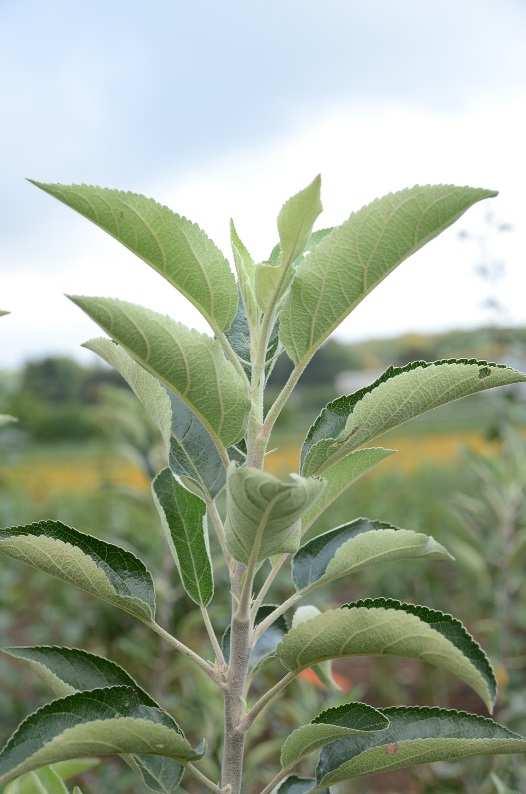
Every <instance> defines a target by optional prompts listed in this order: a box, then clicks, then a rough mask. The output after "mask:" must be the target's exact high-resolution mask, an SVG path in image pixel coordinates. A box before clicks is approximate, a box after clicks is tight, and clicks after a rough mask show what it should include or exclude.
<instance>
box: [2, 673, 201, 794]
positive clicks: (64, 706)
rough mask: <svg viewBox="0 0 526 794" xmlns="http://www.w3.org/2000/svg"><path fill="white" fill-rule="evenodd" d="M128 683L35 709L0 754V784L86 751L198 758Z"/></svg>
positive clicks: (158, 712) (77, 756) (157, 710)
mask: <svg viewBox="0 0 526 794" xmlns="http://www.w3.org/2000/svg"><path fill="white" fill-rule="evenodd" d="M164 720H165V715H164V712H162V711H161V710H160V709H158V708H155V707H152V706H148V705H145V704H144V703H143V700H142V698H141V696H140V694H139V693H137V692H136V690H134V689H132V688H131V687H126V686H116V687H108V688H104V689H94V690H91V691H89V692H78V693H76V694H74V695H68V696H67V697H65V698H61V699H59V700H54V701H53V702H51V703H48V704H47V705H45V706H43V707H42V708H40V709H38V711H35V712H34V713H33V714H31V715H30V716H29V717H27V719H26V720H24V722H22V723H21V725H20V726H19V727H18V728H17V730H16V731H15V733H14V734H13V735H12V736H11V738H10V739H9V740H8V742H7V744H6V745H5V747H4V748H3V750H2V751H1V753H0V783H8V782H9V781H10V780H13V779H14V778H16V777H18V776H19V775H22V774H24V773H26V772H30V771H32V770H34V769H38V768H39V767H41V766H45V765H47V764H53V763H56V762H57V761H63V760H66V759H70V758H82V757H85V756H89V755H96V756H101V757H104V756H112V755H127V754H130V753H131V754H134V755H135V754H139V755H148V756H150V755H161V756H168V757H170V758H174V759H176V760H177V761H179V762H180V763H183V764H184V763H187V762H188V761H190V760H194V759H197V758H199V757H201V755H202V753H201V752H200V751H199V750H194V749H193V748H192V747H191V745H190V744H189V743H188V741H187V740H186V739H185V738H184V736H183V735H182V734H181V733H180V732H178V731H177V730H174V729H173V728H169V727H167V726H166V725H165V724H164Z"/></svg>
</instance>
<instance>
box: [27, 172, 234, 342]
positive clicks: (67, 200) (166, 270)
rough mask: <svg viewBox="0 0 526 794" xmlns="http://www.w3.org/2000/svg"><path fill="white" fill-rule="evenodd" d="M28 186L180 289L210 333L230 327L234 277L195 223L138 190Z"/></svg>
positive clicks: (215, 248) (42, 184)
mask: <svg viewBox="0 0 526 794" xmlns="http://www.w3.org/2000/svg"><path fill="white" fill-rule="evenodd" d="M33 184H35V185H36V186H37V187H39V188H41V189H42V190H44V191H46V193H49V194H50V195H52V196H54V197H55V198H57V199H58V200H59V201H62V202H63V203H64V204H67V205H68V206H69V207H71V208H72V209H74V210H76V211H77V212H79V213H80V214H81V215H84V217H86V218H88V219H89V220H90V221H93V223H95V224H97V226H99V227H100V228H101V229H104V231H106V232H108V233H109V234H110V235H111V236H112V237H115V239H117V240H119V241H120V242H121V243H123V245H125V246H126V248H129V249H130V251H133V253H135V254H137V256H139V257H140V258H141V259H142V260H143V261H144V262H146V264H148V265H150V266H151V267H153V268H154V269H155V270H156V271H157V272H158V273H160V274H161V275H162V276H164V278H166V279H167V281H169V282H170V284H173V286H174V287H176V289H178V290H179V292H182V294H183V295H185V296H186V297H187V298H188V300H190V301H191V302H192V303H193V304H194V306H196V308H197V309H199V311H200V312H201V313H202V314H203V315H204V316H205V317H206V319H207V320H208V322H209V323H210V325H211V326H212V328H213V329H214V330H215V331H218V332H221V331H225V330H226V329H227V328H228V327H229V326H230V324H231V323H232V320H233V319H234V316H235V314H236V309H237V289H236V284H235V281H234V277H233V275H232V273H231V271H230V268H229V266H228V262H227V261H226V259H225V257H224V256H223V254H222V253H221V251H220V250H219V249H218V248H217V246H216V245H214V243H213V242H212V241H211V240H210V239H209V238H208V237H207V236H206V234H205V233H204V232H203V230H202V229H200V228H199V226H197V225H196V224H195V223H192V222H191V221H189V220H188V219H187V218H184V217H182V216H181V215H177V214H176V213H175V212H172V210H170V209H168V207H163V206H162V205H161V204H158V203H157V202H156V201H153V199H149V198H146V197H145V196H141V195H139V194H137V193H128V192H124V191H122V190H109V189H107V188H101V187H94V186H91V185H57V184H44V183H42V182H34V183H33Z"/></svg>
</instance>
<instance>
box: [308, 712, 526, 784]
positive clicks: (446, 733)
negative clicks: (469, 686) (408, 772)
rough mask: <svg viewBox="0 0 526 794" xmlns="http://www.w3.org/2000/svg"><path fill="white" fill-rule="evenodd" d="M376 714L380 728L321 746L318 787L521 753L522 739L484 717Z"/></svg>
mask: <svg viewBox="0 0 526 794" xmlns="http://www.w3.org/2000/svg"><path fill="white" fill-rule="evenodd" d="M382 714H383V715H384V716H385V717H387V719H388V720H389V726H388V727H387V728H385V730H383V731H378V732H377V733H370V734H367V735H362V736H349V737H346V738H344V739H339V740H337V741H335V742H333V743H332V744H330V745H328V746H327V747H325V748H324V749H323V750H322V752H321V757H320V761H319V764H318V768H317V770H316V777H317V783H318V785H320V786H324V785H330V784H333V783H340V782H342V781H344V780H350V779H351V778H355V777H358V776H359V775H367V774H370V773H373V772H392V771H394V770H396V769H405V768H406V767H412V766H416V765H417V764H428V763H432V762H434V761H455V760H461V759H463V758H470V757H472V756H477V755H498V754H501V753H524V752H526V739H525V738H523V737H522V736H519V735H518V734H516V733H512V731H509V730H508V729H507V728H504V727H503V726H502V725H499V724H498V723H497V722H494V721H493V720H491V719H489V718H488V717H480V716H478V715H475V714H468V713H466V712H463V711H453V710H449V709H440V708H411V707H406V706H398V707H394V708H387V709H382Z"/></svg>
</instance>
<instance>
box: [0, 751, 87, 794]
mask: <svg viewBox="0 0 526 794" xmlns="http://www.w3.org/2000/svg"><path fill="white" fill-rule="evenodd" d="M98 764H99V760H98V758H85V759H81V760H78V761H76V760H75V761H61V762H59V763H58V764H53V765H52V766H49V767H42V769H39V770H37V771H36V772H28V774H27V775H22V777H18V778H17V779H16V780H13V782H12V783H9V785H7V786H6V787H5V788H4V789H3V794H42V789H39V788H38V787H37V784H36V783H35V777H37V778H39V779H41V778H42V776H44V777H45V775H46V771H47V770H48V769H50V770H52V771H53V772H54V773H55V775H58V777H59V779H60V780H69V779H70V778H72V777H77V776H78V775H82V774H83V773H84V772H88V771H89V770H90V769H93V768H94V767H96V766H98ZM79 790H80V789H79ZM59 791H60V789H59ZM74 793H75V789H74V790H73V794H74Z"/></svg>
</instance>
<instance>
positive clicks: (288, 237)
mask: <svg viewBox="0 0 526 794" xmlns="http://www.w3.org/2000/svg"><path fill="white" fill-rule="evenodd" d="M320 188H321V177H320V176H319V175H318V176H317V177H316V178H315V179H313V181H312V182H311V183H310V185H307V187H306V188H305V189H304V190H301V191H300V192H299V193H296V194H295V195H294V196H292V197H291V198H290V199H289V200H288V201H286V202H285V204H284V205H283V207H282V209H281V212H280V213H279V215H278V232H279V242H280V248H281V260H282V262H283V263H284V264H288V263H290V262H293V261H294V260H295V259H296V257H297V256H299V255H300V254H301V253H302V252H303V250H304V248H305V246H306V244H307V241H308V239H309V237H310V234H311V231H312V227H313V225H314V221H315V220H316V218H317V217H318V215H319V214H320V212H321V211H322V209H323V207H322V205H321V200H320Z"/></svg>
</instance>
